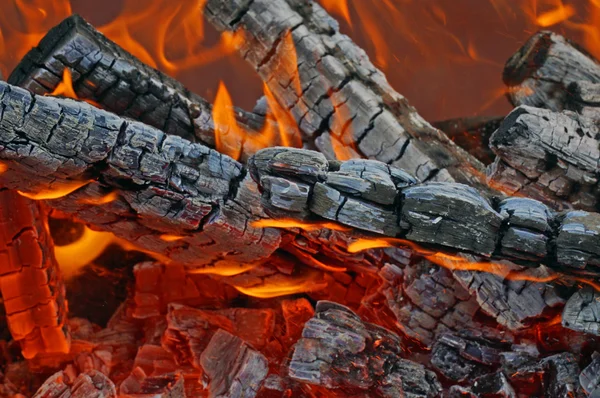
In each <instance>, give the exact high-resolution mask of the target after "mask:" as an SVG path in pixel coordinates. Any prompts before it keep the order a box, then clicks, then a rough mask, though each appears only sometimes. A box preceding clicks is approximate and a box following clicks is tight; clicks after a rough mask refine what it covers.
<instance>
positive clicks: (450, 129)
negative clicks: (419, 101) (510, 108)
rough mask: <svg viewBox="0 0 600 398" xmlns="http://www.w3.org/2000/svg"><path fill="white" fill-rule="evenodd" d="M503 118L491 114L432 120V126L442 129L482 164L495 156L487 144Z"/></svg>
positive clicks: (490, 161)
mask: <svg viewBox="0 0 600 398" xmlns="http://www.w3.org/2000/svg"><path fill="white" fill-rule="evenodd" d="M503 119H504V117H493V116H492V117H490V116H474V117H462V118H456V119H448V120H442V121H439V122H433V123H432V126H433V127H435V128H436V129H440V130H441V131H443V132H444V133H445V134H446V135H447V136H448V138H450V139H451V140H452V141H454V143H455V144H456V145H458V146H459V147H461V148H463V149H464V150H466V151H467V152H469V153H470V154H471V155H472V156H474V157H475V158H477V159H479V161H481V162H482V163H483V164H490V163H492V162H493V161H494V158H495V155H494V152H492V150H491V149H490V146H489V141H490V136H491V135H492V133H493V132H494V131H496V129H497V128H498V127H499V126H500V123H501V122H502V120H503Z"/></svg>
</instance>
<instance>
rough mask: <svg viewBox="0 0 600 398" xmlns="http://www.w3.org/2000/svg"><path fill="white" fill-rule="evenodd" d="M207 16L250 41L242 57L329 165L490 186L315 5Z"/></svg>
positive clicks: (239, 2) (216, 8)
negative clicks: (361, 163) (357, 162)
mask: <svg viewBox="0 0 600 398" xmlns="http://www.w3.org/2000/svg"><path fill="white" fill-rule="evenodd" d="M205 16H206V17H207V19H208V20H209V21H210V22H211V23H212V24H213V25H214V26H215V27H216V28H217V29H219V30H221V31H231V30H233V31H235V32H238V33H240V34H242V35H243V37H244V40H245V41H244V43H243V44H242V45H241V49H240V54H241V55H242V57H243V58H244V59H245V60H246V61H247V62H248V63H249V64H250V65H251V66H252V67H253V68H255V69H256V71H257V72H258V74H259V75H260V76H261V78H262V79H263V81H264V82H265V83H266V84H267V86H268V87H269V88H270V90H271V92H272V93H273V95H274V96H275V97H276V99H277V100H278V102H279V103H280V104H281V105H282V106H284V107H286V108H287V109H289V111H290V112H291V114H292V115H293V116H294V119H295V120H296V122H297V124H298V126H299V128H300V130H301V132H302V134H303V138H304V141H306V142H307V143H308V145H309V146H312V147H315V148H318V149H319V150H320V151H321V152H322V153H325V154H326V155H327V156H328V158H338V159H344V158H348V157H349V156H353V157H359V156H360V157H366V158H369V159H376V160H379V161H382V162H384V163H387V164H390V165H393V166H396V167H399V168H402V169H404V170H407V171H408V172H410V173H412V174H414V175H416V176H417V177H418V178H419V179H421V180H422V181H458V182H462V183H467V184H475V185H478V184H479V185H478V186H481V187H483V186H485V184H481V180H480V176H481V174H480V172H481V170H482V169H481V164H480V163H479V162H478V161H477V160H476V159H474V158H473V157H471V156H470V155H468V154H467V153H466V152H465V151H463V150H462V149H460V148H459V147H458V146H456V145H455V144H454V143H453V142H452V141H451V140H449V139H448V137H446V136H445V135H444V134H443V133H442V132H441V131H439V130H437V129H435V128H433V127H432V126H431V125H430V124H429V123H427V122H426V121H425V120H423V118H422V117H421V116H420V115H419V114H418V113H417V112H416V110H415V109H414V108H413V107H412V106H410V104H409V103H408V101H407V100H406V98H404V97H403V96H402V95H400V94H399V93H397V92H396V91H395V90H394V89H393V88H392V87H391V86H390V85H389V84H388V82H387V81H386V78H385V76H384V75H383V73H382V72H381V71H380V70H378V69H377V68H376V67H375V66H374V65H373V64H372V63H371V62H370V61H369V59H368V57H367V56H366V54H365V52H364V51H363V50H362V49H361V48H359V47H358V46H357V45H356V44H355V43H353V42H352V40H351V39H350V38H349V37H347V36H345V35H343V34H341V33H340V32H339V29H338V28H339V27H338V24H337V22H336V21H335V20H334V19H333V18H331V16H329V15H328V14H327V12H326V11H325V10H324V9H323V8H321V6H319V5H318V4H317V3H316V2H313V1H304V0H275V1H273V0H269V1H266V0H257V1H251V2H248V1H245V0H235V1H228V2H222V1H218V0H214V1H208V2H207V4H206V8H205ZM294 50H295V52H294ZM294 55H295V56H294ZM340 147H343V148H346V149H345V150H344V151H345V154H344V155H342V154H341V153H340ZM348 152H349V153H348Z"/></svg>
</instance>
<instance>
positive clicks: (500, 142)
mask: <svg viewBox="0 0 600 398" xmlns="http://www.w3.org/2000/svg"><path fill="white" fill-rule="evenodd" d="M598 137H600V130H599V129H598V126H597V124H596V123H595V122H594V120H592V119H588V118H585V117H581V116H579V115H578V114H575V113H573V112H569V111H564V112H562V113H555V112H552V111H548V110H544V109H539V108H531V107H528V106H521V107H519V108H516V109H515V110H514V111H512V112H511V113H510V114H509V115H508V116H507V117H506V119H505V120H504V121H503V122H502V125H501V126H500V128H499V129H498V130H497V131H496V132H495V133H494V134H493V135H492V137H491V139H490V146H491V148H492V150H493V151H494V152H495V153H496V154H497V155H498V159H497V164H495V165H494V166H493V167H492V168H491V173H490V174H489V178H490V179H491V180H492V181H493V182H497V183H498V184H500V185H501V184H502V183H503V182H504V180H505V179H506V174H507V173H508V172H510V171H507V169H510V168H512V169H514V170H515V171H513V172H512V173H514V174H515V175H518V176H522V178H521V179H519V178H517V179H515V180H514V181H513V187H507V189H508V190H509V192H510V194H514V195H519V194H522V193H527V194H530V193H532V191H533V192H535V193H534V195H535V196H534V197H535V198H536V199H540V200H542V201H545V202H547V203H549V204H557V203H560V205H561V207H562V208H569V207H571V206H573V207H576V208H580V209H584V210H592V211H595V210H598V205H599V200H600V191H599V187H598V174H599V172H600V164H599V161H598V159H599V158H600V149H599V144H598V143H599V141H598ZM500 163H501V164H500Z"/></svg>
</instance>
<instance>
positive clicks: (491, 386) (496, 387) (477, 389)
mask: <svg viewBox="0 0 600 398" xmlns="http://www.w3.org/2000/svg"><path fill="white" fill-rule="evenodd" d="M448 392H449V394H448V396H449V397H452V398H459V397H469V398H479V397H498V398H516V397H517V394H516V393H515V390H514V389H513V387H512V386H511V385H510V383H509V382H508V379H507V378H506V376H505V375H504V373H502V372H496V373H490V374H487V375H484V376H481V377H478V378H477V379H475V381H474V382H473V386H472V387H461V386H452V387H450V389H449V391H448Z"/></svg>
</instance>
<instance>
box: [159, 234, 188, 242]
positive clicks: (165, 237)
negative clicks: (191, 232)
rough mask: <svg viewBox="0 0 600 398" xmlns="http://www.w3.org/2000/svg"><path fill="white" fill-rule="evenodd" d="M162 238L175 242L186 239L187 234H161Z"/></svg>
mask: <svg viewBox="0 0 600 398" xmlns="http://www.w3.org/2000/svg"><path fill="white" fill-rule="evenodd" d="M160 238H161V239H162V240H164V241H165V242H175V241H178V240H181V239H184V238H185V236H179V235H168V234H164V235H161V236H160Z"/></svg>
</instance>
